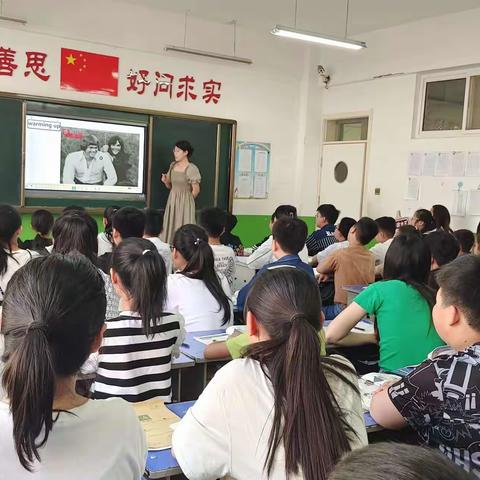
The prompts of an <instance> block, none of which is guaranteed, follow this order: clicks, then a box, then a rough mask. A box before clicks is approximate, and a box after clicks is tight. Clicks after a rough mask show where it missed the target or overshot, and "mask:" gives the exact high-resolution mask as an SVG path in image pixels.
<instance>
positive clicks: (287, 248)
mask: <svg viewBox="0 0 480 480" xmlns="http://www.w3.org/2000/svg"><path fill="white" fill-rule="evenodd" d="M307 233H308V228H307V224H306V223H305V222H304V221H303V220H300V219H299V218H293V217H281V218H279V219H278V220H276V221H275V223H274V224H273V226H272V238H273V241H272V253H273V256H274V257H275V259H276V261H275V262H272V263H269V264H268V265H265V266H264V267H262V268H261V269H260V270H259V271H258V272H257V274H256V275H255V276H254V277H253V278H252V279H251V280H250V282H248V283H247V284H246V285H245V286H244V287H243V288H242V289H241V290H240V291H239V292H238V297H237V309H238V310H239V311H243V307H244V306H245V300H246V299H247V295H248V292H249V291H250V289H251V288H252V285H253V284H254V283H255V280H256V279H257V277H258V275H260V274H261V273H263V272H264V271H265V270H269V269H270V268H281V267H291V268H299V269H301V270H304V271H305V272H307V273H308V274H309V275H311V276H312V278H314V274H313V269H312V267H311V266H310V265H308V264H307V263H305V262H303V261H302V260H301V258H300V257H299V256H298V254H299V252H300V251H301V250H302V248H303V246H304V245H305V239H306V238H307Z"/></svg>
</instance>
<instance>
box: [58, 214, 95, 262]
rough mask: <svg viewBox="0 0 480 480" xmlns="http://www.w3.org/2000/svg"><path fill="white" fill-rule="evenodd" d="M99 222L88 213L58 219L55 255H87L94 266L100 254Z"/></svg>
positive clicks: (68, 215)
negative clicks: (74, 253)
mask: <svg viewBox="0 0 480 480" xmlns="http://www.w3.org/2000/svg"><path fill="white" fill-rule="evenodd" d="M97 235H98V226H97V222H95V220H94V219H93V218H92V217H91V216H90V215H88V214H87V213H80V212H72V213H67V214H65V215H62V216H61V217H59V218H57V220H56V221H55V223H54V224H53V230H52V236H53V249H52V251H53V252H54V253H63V254H64V255H66V254H67V253H72V252H77V253H81V254H82V255H85V256H86V257H87V258H88V259H89V260H90V261H91V262H92V263H93V264H96V263H97V254H98V241H97Z"/></svg>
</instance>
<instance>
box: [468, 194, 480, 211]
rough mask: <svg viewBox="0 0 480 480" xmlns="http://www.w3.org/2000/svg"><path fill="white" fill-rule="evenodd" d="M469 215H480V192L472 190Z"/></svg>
mask: <svg viewBox="0 0 480 480" xmlns="http://www.w3.org/2000/svg"><path fill="white" fill-rule="evenodd" d="M468 214H469V215H480V190H470V195H469V200H468Z"/></svg>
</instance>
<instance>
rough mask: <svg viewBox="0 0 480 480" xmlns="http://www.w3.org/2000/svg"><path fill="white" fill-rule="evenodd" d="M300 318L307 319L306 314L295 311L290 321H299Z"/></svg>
mask: <svg viewBox="0 0 480 480" xmlns="http://www.w3.org/2000/svg"><path fill="white" fill-rule="evenodd" d="M298 320H305V314H303V313H294V314H293V315H292V316H291V317H290V321H291V322H292V323H294V322H297V321H298Z"/></svg>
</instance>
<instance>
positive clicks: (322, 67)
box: [317, 65, 325, 75]
mask: <svg viewBox="0 0 480 480" xmlns="http://www.w3.org/2000/svg"><path fill="white" fill-rule="evenodd" d="M317 72H318V73H319V74H320V75H324V74H325V67H324V66H323V65H317Z"/></svg>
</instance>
